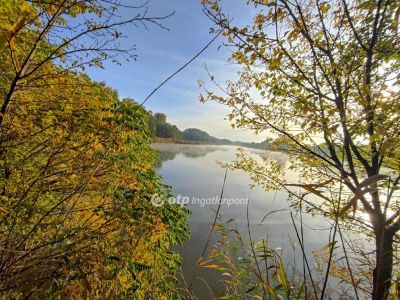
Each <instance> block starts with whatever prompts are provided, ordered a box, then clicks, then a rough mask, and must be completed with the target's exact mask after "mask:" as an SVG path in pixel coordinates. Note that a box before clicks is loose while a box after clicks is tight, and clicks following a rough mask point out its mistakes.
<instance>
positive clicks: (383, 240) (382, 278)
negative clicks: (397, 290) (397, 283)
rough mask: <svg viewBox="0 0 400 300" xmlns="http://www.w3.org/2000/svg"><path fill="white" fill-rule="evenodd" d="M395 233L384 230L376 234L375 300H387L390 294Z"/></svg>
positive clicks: (373, 297) (373, 294)
mask: <svg viewBox="0 0 400 300" xmlns="http://www.w3.org/2000/svg"><path fill="white" fill-rule="evenodd" d="M393 237H394V233H393V232H391V231H389V230H382V231H381V233H380V234H377V235H376V265H375V269H374V274H373V292H372V299H373V300H385V299H387V298H388V296H389V291H390V285H391V279H392V269H393Z"/></svg>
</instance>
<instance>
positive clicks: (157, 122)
mask: <svg viewBox="0 0 400 300" xmlns="http://www.w3.org/2000/svg"><path fill="white" fill-rule="evenodd" d="M149 128H150V129H151V130H152V131H153V133H154V136H155V139H154V142H155V143H173V144H193V145H232V146H239V147H248V148H256V149H272V148H273V145H272V140H271V139H266V140H265V141H263V142H240V141H231V140H228V139H220V138H216V137H213V136H211V135H209V134H208V133H207V132H205V131H203V130H200V129H197V128H187V129H185V130H183V131H181V130H180V129H179V128H178V127H177V126H176V125H172V124H170V123H169V122H167V116H166V115H165V114H163V113H155V114H154V115H153V114H150V119H149Z"/></svg>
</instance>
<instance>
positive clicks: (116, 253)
mask: <svg viewBox="0 0 400 300" xmlns="http://www.w3.org/2000/svg"><path fill="white" fill-rule="evenodd" d="M121 5H123V4H121V3H120V2H117V1H114V0H111V1H110V0H104V1H75V0H73V1H72V0H62V1H56V0H55V1H47V0H46V1H22V0H21V1H19V0H15V1H0V16H1V19H0V58H1V67H0V98H1V100H0V101H1V102H0V104H1V116H0V133H1V134H0V166H1V175H0V178H1V179H0V297H1V298H3V299H22V298H24V299H25V298H41V299H54V298H63V299H68V298H82V299H83V298H91V299H92V298H97V299H105V298H110V297H117V298H123V299H126V298H138V299H144V298H160V297H167V298H172V299H174V298H176V295H177V294H178V292H179V291H178V290H176V289H175V288H174V287H175V282H176V278H175V275H176V272H177V270H178V264H179V260H180V258H179V256H178V255H177V254H176V253H174V252H172V251H170V247H171V246H172V245H175V244H177V243H182V242H183V240H184V239H185V238H187V236H188V226H187V219H186V211H185V210H184V209H182V208H180V207H179V206H174V205H165V206H163V207H161V208H155V207H154V206H153V205H151V202H150V199H151V197H152V195H153V194H158V195H159V196H160V197H169V196H170V195H169V188H168V187H166V186H165V185H163V184H162V181H161V178H160V176H159V175H158V174H157V172H156V171H155V167H154V166H155V164H156V163H157V154H156V152H155V151H154V150H152V149H151V147H150V143H151V141H152V133H151V132H150V131H149V129H148V127H147V124H148V118H149V114H148V112H146V111H145V110H144V109H143V108H142V107H141V106H139V105H138V104H137V103H136V102H134V101H133V100H125V101H121V100H120V99H119V98H118V94H117V93H116V92H115V91H114V90H112V89H111V88H109V87H107V86H105V84H101V83H97V82H94V81H92V80H91V79H90V78H88V77H87V76H86V75H84V74H82V73H80V72H81V71H82V70H84V67H85V66H99V67H101V63H102V62H103V61H104V60H107V59H112V60H113V59H117V56H116V55H117V54H118V55H119V56H118V57H119V58H123V57H124V55H127V56H130V55H133V54H134V53H132V52H131V51H130V50H131V49H121V48H120V46H119V45H118V40H119V39H120V38H121V36H122V35H123V34H122V32H121V31H122V27H121V26H122V25H126V24H133V23H135V22H137V24H142V25H143V26H147V25H146V24H150V23H156V24H158V25H160V26H161V24H159V23H158V20H160V19H163V18H164V17H161V18H150V17H147V10H146V7H145V6H138V7H134V6H129V5H124V7H125V8H126V9H130V10H131V11H135V12H137V13H135V14H134V15H133V16H134V17H132V18H131V19H127V20H123V19H121V17H120V16H119V15H118V8H120V7H121ZM121 55H122V56H121Z"/></svg>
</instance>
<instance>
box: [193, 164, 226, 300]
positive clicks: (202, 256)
mask: <svg viewBox="0 0 400 300" xmlns="http://www.w3.org/2000/svg"><path fill="white" fill-rule="evenodd" d="M227 174H228V169H226V170H225V176H224V182H223V184H222V189H221V195H220V198H219V199H220V201H219V203H218V208H217V210H216V211H215V217H214V222H213V224H212V226H211V229H210V232H209V233H208V238H207V242H206V244H205V245H204V249H203V252H202V253H201V256H200V258H199V260H198V262H199V261H200V260H201V259H202V258H204V256H205V255H206V252H207V248H208V245H209V244H210V241H211V236H212V233H213V232H214V228H215V225H216V224H217V219H218V215H219V211H220V209H221V203H222V197H223V196H224V188H225V182H226V175H227ZM198 262H197V263H196V265H195V267H194V270H193V276H192V280H191V281H190V284H189V287H188V291H189V293H192V290H193V284H194V280H195V279H196V277H197V272H198V270H199V264H198Z"/></svg>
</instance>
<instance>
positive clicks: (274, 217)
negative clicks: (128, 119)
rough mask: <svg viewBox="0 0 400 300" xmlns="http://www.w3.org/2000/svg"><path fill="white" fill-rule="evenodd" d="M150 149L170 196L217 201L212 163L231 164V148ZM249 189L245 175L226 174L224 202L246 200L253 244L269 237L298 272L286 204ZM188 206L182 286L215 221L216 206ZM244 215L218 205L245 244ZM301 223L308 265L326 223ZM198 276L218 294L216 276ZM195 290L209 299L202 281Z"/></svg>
mask: <svg viewBox="0 0 400 300" xmlns="http://www.w3.org/2000/svg"><path fill="white" fill-rule="evenodd" d="M155 147H156V148H157V149H158V150H159V154H160V159H161V161H162V164H161V166H160V168H159V172H160V174H161V175H162V176H163V178H164V182H165V183H166V184H168V185H171V186H172V189H173V194H174V195H175V196H177V195H180V196H182V197H189V199H190V202H191V201H192V199H193V198H196V199H207V198H219V195H220V193H221V188H222V184H223V179H224V174H225V170H224V169H222V168H221V167H220V166H219V165H218V164H217V163H216V162H217V161H220V162H230V161H233V160H235V150H236V148H235V147H232V146H212V145H177V144H155ZM247 152H249V153H251V155H253V156H255V157H257V156H259V157H261V156H263V155H268V156H270V157H272V158H274V159H275V160H277V161H278V162H279V163H280V164H281V165H283V166H286V165H287V158H286V157H285V155H284V154H283V153H279V152H267V151H264V150H256V149H247ZM286 167H287V166H286ZM287 176H289V177H290V178H291V179H292V180H293V182H297V181H298V178H296V176H295V175H294V174H293V173H291V172H289V170H288V171H287ZM296 180H297V181H296ZM249 184H250V179H249V177H248V175H247V174H245V173H244V172H241V171H230V172H228V175H227V179H226V184H225V189H224V198H227V199H229V198H233V199H246V198H247V199H248V206H249V207H248V209H249V221H250V228H251V233H252V236H253V239H254V240H262V239H263V238H266V237H267V236H268V240H269V242H270V243H272V244H273V246H274V247H276V248H282V253H283V256H284V257H286V258H287V261H289V260H290V261H291V262H292V263H293V261H295V260H297V261H298V263H297V264H298V267H301V253H300V251H299V250H300V249H299V247H298V246H297V249H296V250H295V251H293V246H292V245H293V244H297V245H298V243H297V242H296V234H295V231H294V228H293V224H292V222H291V219H290V214H289V213H290V210H289V209H290V203H289V202H288V201H287V195H286V193H284V192H278V193H275V192H266V191H265V190H263V189H261V188H259V187H255V188H250V187H249ZM197 201H198V202H199V201H201V200H197ZM203 201H204V200H203ZM190 202H189V204H188V205H187V207H188V208H189V210H191V212H192V215H191V216H190V229H191V236H190V239H189V240H188V241H187V242H185V244H184V245H183V246H182V247H179V248H178V251H179V252H180V253H181V255H182V257H183V265H182V269H183V275H184V277H185V281H186V282H190V281H191V279H192V271H193V266H194V265H195V263H196V261H197V260H198V258H199V257H200V256H201V253H202V251H203V248H204V245H205V243H206V241H207V237H208V233H209V230H210V227H211V224H212V222H213V220H214V217H215V210H216V209H217V204H215V205H211V204H209V205H207V204H205V205H204V206H203V205H199V204H192V203H190ZM237 202H239V200H238V201H237ZM242 202H245V201H242ZM246 210H247V207H246V204H244V203H241V204H237V205H222V206H221V210H220V214H221V216H222V218H223V219H224V220H228V219H230V218H234V220H235V221H234V224H235V227H236V228H237V229H238V231H239V232H240V233H241V234H242V236H243V237H244V238H248V234H247V218H246ZM276 210H282V211H280V212H276V213H272V214H270V215H268V217H267V218H266V219H265V220H264V221H263V222H261V221H262V219H263V218H264V216H265V215H267V214H268V213H270V212H272V211H276ZM292 211H293V210H292ZM303 221H304V239H305V241H306V247H307V248H306V251H307V253H308V256H309V257H310V260H312V251H313V250H318V249H321V248H322V247H323V246H325V245H326V244H328V235H329V224H328V223H327V222H326V220H323V219H321V218H314V217H312V216H309V215H303ZM214 241H215V237H214ZM199 275H200V276H202V277H203V278H204V280H205V281H206V282H207V284H208V286H209V287H210V288H211V289H212V290H214V291H217V292H218V290H220V289H221V284H220V283H218V280H219V278H218V275H217V274H216V273H215V272H213V271H212V270H206V269H202V270H200V274H199ZM194 290H195V293H196V294H197V295H198V296H199V298H200V299H212V298H211V295H210V292H209V288H208V287H207V285H206V284H204V282H203V281H202V280H199V279H197V280H196V281H195V284H194Z"/></svg>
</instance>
